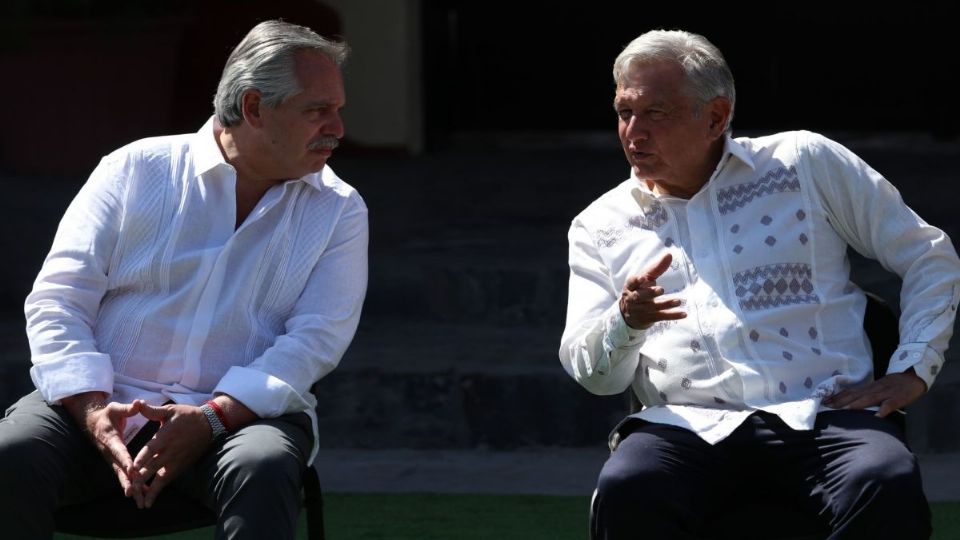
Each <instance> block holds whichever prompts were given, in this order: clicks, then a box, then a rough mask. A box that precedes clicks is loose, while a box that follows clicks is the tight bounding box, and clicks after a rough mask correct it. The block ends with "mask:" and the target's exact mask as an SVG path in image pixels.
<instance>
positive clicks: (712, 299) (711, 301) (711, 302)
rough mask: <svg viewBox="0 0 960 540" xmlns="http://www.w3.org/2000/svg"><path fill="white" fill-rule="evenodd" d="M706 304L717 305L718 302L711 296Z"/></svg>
mask: <svg viewBox="0 0 960 540" xmlns="http://www.w3.org/2000/svg"><path fill="white" fill-rule="evenodd" d="M708 304H710V307H717V304H719V302H717V299H716V298H711V299H710V301H709V302H708Z"/></svg>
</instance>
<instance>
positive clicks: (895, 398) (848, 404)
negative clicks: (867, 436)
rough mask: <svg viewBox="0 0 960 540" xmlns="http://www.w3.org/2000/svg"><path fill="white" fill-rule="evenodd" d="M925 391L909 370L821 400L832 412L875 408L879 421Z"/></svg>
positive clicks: (911, 401) (920, 382)
mask: <svg viewBox="0 0 960 540" xmlns="http://www.w3.org/2000/svg"><path fill="white" fill-rule="evenodd" d="M926 391H927V383H925V382H923V379H921V378H920V377H918V376H917V374H916V372H914V371H913V369H912V368H911V369H910V370H907V371H905V372H903V373H891V374H890V375H885V376H883V377H881V378H879V379H877V380H875V381H872V382H869V383H866V384H863V385H860V386H856V387H854V388H848V389H846V390H844V391H842V392H839V393H837V394H834V395H832V396H830V397H828V398H827V399H825V400H823V404H824V405H826V406H827V407H832V408H834V409H865V408H867V407H873V406H876V405H879V406H880V410H879V411H877V416H879V417H881V418H882V417H884V416H887V415H888V414H890V413H892V412H893V411H895V410H897V409H900V408H903V407H906V406H907V405H909V404H911V403H913V402H914V401H916V400H918V399H920V396H922V395H923V394H924V393H925V392H926Z"/></svg>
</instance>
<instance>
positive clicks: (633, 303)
mask: <svg viewBox="0 0 960 540" xmlns="http://www.w3.org/2000/svg"><path fill="white" fill-rule="evenodd" d="M672 260H673V256H672V255H670V254H669V253H665V254H664V255H663V256H661V257H660V260H658V261H657V262H655V263H653V264H652V265H650V266H648V267H647V268H645V269H643V271H641V272H640V273H639V274H636V275H633V276H630V277H629V278H627V282H626V283H625V284H624V285H623V292H622V293H620V313H621V314H623V320H624V321H626V323H627V326H629V327H631V328H636V329H641V328H647V327H648V326H650V325H651V324H653V323H655V322H657V321H667V320H675V319H682V318H684V317H686V316H687V313H686V312H685V311H681V310H674V309H671V308H675V307H677V306H679V305H680V300H676V299H673V300H663V299H658V298H657V297H658V296H660V295H662V294H663V287H658V286H657V278H658V277H660V276H661V275H663V273H664V272H666V271H667V268H669V267H670V262H671V261H672Z"/></svg>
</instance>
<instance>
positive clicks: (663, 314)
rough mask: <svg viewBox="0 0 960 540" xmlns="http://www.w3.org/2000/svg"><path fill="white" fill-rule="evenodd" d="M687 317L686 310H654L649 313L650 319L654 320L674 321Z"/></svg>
mask: <svg viewBox="0 0 960 540" xmlns="http://www.w3.org/2000/svg"><path fill="white" fill-rule="evenodd" d="M686 317H687V312H686V311H676V310H672V311H656V312H654V313H651V314H650V319H651V320H652V321H654V322H656V321H676V320H678V319H685V318H686Z"/></svg>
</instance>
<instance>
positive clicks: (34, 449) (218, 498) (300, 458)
mask: <svg viewBox="0 0 960 540" xmlns="http://www.w3.org/2000/svg"><path fill="white" fill-rule="evenodd" d="M143 442H146V441H143ZM312 445H313V436H312V433H311V427H310V419H309V417H307V415H306V414H304V413H296V414H289V415H285V416H281V417H278V418H271V419H264V420H260V421H257V422H254V423H252V424H250V425H248V426H245V427H243V428H241V429H240V430H238V431H237V432H235V433H232V434H231V435H229V436H228V437H226V438H225V439H224V440H221V441H218V442H217V443H215V444H214V445H213V446H211V448H210V449H209V450H208V451H207V453H206V454H204V455H203V456H202V457H201V458H200V460H199V461H198V462H197V463H196V464H194V465H193V466H192V467H190V468H189V469H188V470H186V471H185V472H184V473H183V474H181V475H180V476H179V477H178V478H177V479H175V480H174V481H173V482H172V483H171V484H168V485H167V487H166V488H164V490H163V492H161V493H160V497H161V498H162V497H165V496H176V497H192V498H194V499H197V500H199V501H201V502H202V503H203V504H205V505H206V506H207V507H209V508H211V509H212V510H214V511H215V512H216V514H217V516H218V520H217V528H216V538H217V539H246V538H250V539H262V538H277V539H291V540H292V539H293V538H295V536H296V526H297V518H298V514H299V511H300V506H301V497H300V490H301V477H302V474H303V472H304V470H305V467H306V459H307V456H309V453H310V449H311V446H312ZM131 450H132V451H131V455H132V456H135V455H136V452H137V451H139V448H132V449H131ZM111 496H122V491H121V489H120V484H119V482H118V480H117V477H116V475H115V474H114V472H113V470H112V469H111V468H110V466H109V464H108V463H107V462H106V461H105V460H104V458H103V457H102V456H101V455H100V453H99V452H98V451H97V449H96V447H95V446H94V445H93V443H92V442H91V441H90V440H89V439H88V438H87V436H86V435H85V434H84V433H83V432H82V431H81V430H80V428H79V427H78V426H77V425H76V424H75V422H74V421H73V419H72V418H71V417H70V415H69V413H67V411H66V410H65V409H64V408H63V407H60V406H50V405H48V404H47V403H46V402H44V401H43V399H42V398H41V397H40V394H39V393H38V392H33V393H31V394H29V395H27V396H25V397H23V398H22V399H20V401H18V402H17V403H16V404H14V405H13V406H12V407H11V408H10V409H8V410H7V414H6V416H5V417H4V418H3V419H2V420H0V524H2V525H0V527H2V529H3V535H2V536H3V537H4V538H8V539H11V540H14V539H21V538H22V539H30V540H39V539H48V538H52V537H53V532H54V521H53V516H54V511H55V510H56V509H57V508H60V507H62V506H68V505H71V504H79V503H82V502H85V501H90V500H94V499H96V498H100V497H111ZM142 511H143V512H149V511H150V510H149V509H144V510H142ZM103 519H104V521H109V519H110V516H103Z"/></svg>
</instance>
